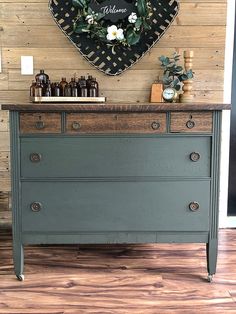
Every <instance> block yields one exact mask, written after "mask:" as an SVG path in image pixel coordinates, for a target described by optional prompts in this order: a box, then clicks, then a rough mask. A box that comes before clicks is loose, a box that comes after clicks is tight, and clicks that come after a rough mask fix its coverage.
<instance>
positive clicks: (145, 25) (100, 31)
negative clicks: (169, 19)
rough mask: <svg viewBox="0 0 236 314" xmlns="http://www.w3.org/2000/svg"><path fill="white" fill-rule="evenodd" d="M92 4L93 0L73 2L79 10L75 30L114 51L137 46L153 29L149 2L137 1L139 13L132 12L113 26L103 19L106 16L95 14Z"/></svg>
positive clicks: (73, 0)
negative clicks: (120, 47)
mask: <svg viewBox="0 0 236 314" xmlns="http://www.w3.org/2000/svg"><path fill="white" fill-rule="evenodd" d="M97 1H98V0H97ZM102 1H104V0H102ZM102 1H101V0H99V1H98V2H100V3H101V2H102ZM90 2H91V0H72V4H73V6H74V7H75V8H76V9H78V14H77V17H76V19H75V21H74V25H73V30H74V32H75V33H77V34H83V33H86V34H88V35H90V36H91V38H94V39H95V40H98V41H100V42H104V43H106V44H107V45H108V46H110V47H112V49H113V51H114V48H115V46H120V45H122V46H133V45H136V44H137V43H138V42H139V41H140V39H141V35H142V33H143V32H145V31H148V30H150V29H151V16H152V7H151V3H150V2H149V1H146V0H135V5H136V7H137V12H132V13H131V14H130V15H129V17H128V18H127V19H126V20H125V21H121V22H119V23H118V24H117V25H114V24H113V25H111V22H110V23H109V21H106V20H105V19H103V18H104V14H102V13H95V12H93V10H92V9H91V8H90V6H89V5H90Z"/></svg>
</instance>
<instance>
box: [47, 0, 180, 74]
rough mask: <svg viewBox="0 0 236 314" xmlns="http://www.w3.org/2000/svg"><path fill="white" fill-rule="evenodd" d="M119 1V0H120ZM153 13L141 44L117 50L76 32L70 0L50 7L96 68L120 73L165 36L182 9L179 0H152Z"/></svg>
mask: <svg viewBox="0 0 236 314" xmlns="http://www.w3.org/2000/svg"><path fill="white" fill-rule="evenodd" d="M117 1H119V0H117ZM150 2H151V4H152V10H153V16H152V23H151V30H150V31H146V32H144V33H143V35H142V37H141V40H140V42H139V43H138V44H136V45H134V46H130V47H123V46H119V47H116V50H115V54H114V53H112V49H111V48H110V47H108V46H107V45H106V43H102V42H98V41H96V40H94V39H92V38H91V37H90V35H88V34H86V33H84V34H76V33H74V32H73V21H74V19H75V18H76V15H77V11H76V9H75V8H74V7H73V5H72V1H71V0H49V10H50V12H51V14H52V16H53V18H54V20H55V22H56V24H57V25H58V27H59V28H60V29H61V30H62V32H63V33H64V34H65V35H66V36H67V38H68V39H69V40H70V41H71V42H72V43H73V45H74V46H75V47H76V48H77V49H78V50H79V52H80V53H81V54H82V56H83V57H84V58H85V59H86V60H87V61H88V62H89V63H90V64H92V65H93V66H94V67H95V68H97V69H98V70H99V71H101V72H103V73H105V74H107V75H113V76H114V75H119V74H121V73H123V72H124V71H126V70H128V69H129V68H130V67H132V66H133V65H134V64H136V63H137V62H138V61H139V60H140V59H141V58H142V57H144V55H145V54H146V53H148V52H149V51H150V49H151V48H152V47H153V46H154V45H155V44H156V43H157V42H158V41H159V40H160V39H161V38H162V36H164V34H165V33H166V31H167V29H168V28H169V27H170V26H171V24H172V22H173V21H174V19H175V17H176V16H177V14H178V12H179V0H150Z"/></svg>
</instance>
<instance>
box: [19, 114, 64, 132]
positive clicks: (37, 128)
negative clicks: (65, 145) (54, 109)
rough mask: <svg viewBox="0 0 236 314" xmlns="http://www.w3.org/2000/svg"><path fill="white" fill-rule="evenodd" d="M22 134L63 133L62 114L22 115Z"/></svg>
mask: <svg viewBox="0 0 236 314" xmlns="http://www.w3.org/2000/svg"><path fill="white" fill-rule="evenodd" d="M20 132H21V134H30V133H34V134H35V133H61V114H60V113H40V112H39V113H21V114H20Z"/></svg>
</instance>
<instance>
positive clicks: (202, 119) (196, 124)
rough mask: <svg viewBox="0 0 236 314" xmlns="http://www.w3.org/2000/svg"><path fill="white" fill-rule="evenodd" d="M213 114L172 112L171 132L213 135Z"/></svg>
mask: <svg viewBox="0 0 236 314" xmlns="http://www.w3.org/2000/svg"><path fill="white" fill-rule="evenodd" d="M212 126H213V121H212V112H172V113H171V122H170V130H171V132H173V133H194V132H199V133H211V132H212Z"/></svg>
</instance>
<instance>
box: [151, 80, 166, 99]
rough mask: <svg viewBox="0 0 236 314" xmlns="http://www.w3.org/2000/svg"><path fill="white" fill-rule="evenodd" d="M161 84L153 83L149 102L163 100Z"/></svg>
mask: <svg viewBox="0 0 236 314" xmlns="http://www.w3.org/2000/svg"><path fill="white" fill-rule="evenodd" d="M162 93H163V84H162V83H153V84H152V88H151V97H150V102H163V97H162Z"/></svg>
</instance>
